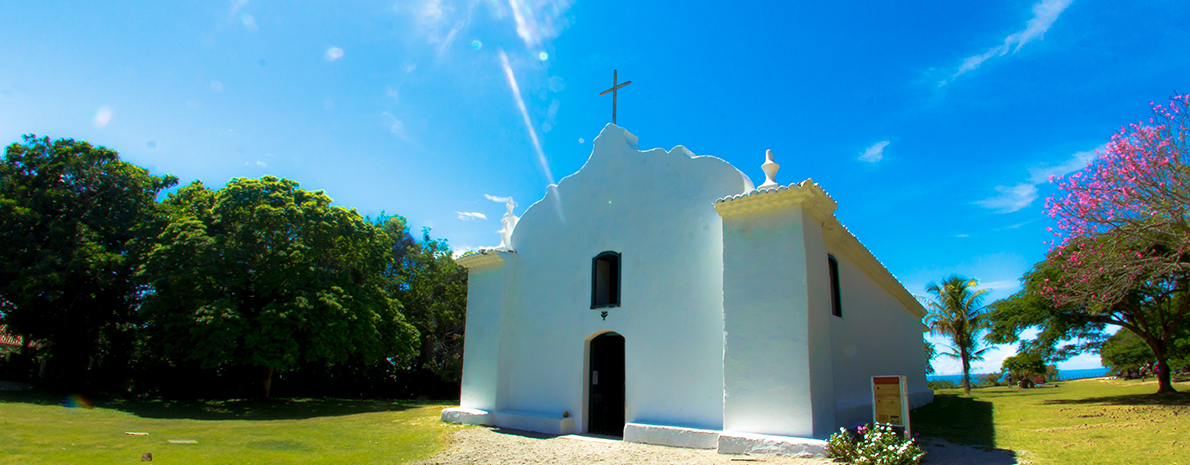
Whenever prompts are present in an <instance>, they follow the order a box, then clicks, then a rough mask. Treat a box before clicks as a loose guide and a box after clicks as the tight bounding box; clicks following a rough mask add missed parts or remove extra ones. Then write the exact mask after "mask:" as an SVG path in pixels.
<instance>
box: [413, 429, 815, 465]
mask: <svg viewBox="0 0 1190 465" xmlns="http://www.w3.org/2000/svg"><path fill="white" fill-rule="evenodd" d="M546 463H548V464H555V463H598V464H607V465H611V464H625V465H627V464H636V463H648V464H675V465H676V464H746V463H772V464H799V465H810V464H819V465H825V464H830V463H833V462H831V461H830V460H827V459H798V458H792V457H775V456H769V455H725V454H720V453H718V452H715V451H713V450H698V449H683V448H679V447H665V446H654V445H649V444H633V443H629V442H623V441H620V440H618V439H617V440H611V439H601V438H595V437H583V436H548V435H540V434H536V433H529V432H525V431H516V430H506V429H499V428H486V427H476V428H464V429H461V430H459V431H457V432H455V433H454V437H453V438H452V439H451V441H450V448H449V449H447V450H446V451H445V452H443V453H441V454H438V455H437V456H434V457H432V458H430V459H429V460H426V461H424V462H421V464H422V465H448V464H449V465H454V464H546Z"/></svg>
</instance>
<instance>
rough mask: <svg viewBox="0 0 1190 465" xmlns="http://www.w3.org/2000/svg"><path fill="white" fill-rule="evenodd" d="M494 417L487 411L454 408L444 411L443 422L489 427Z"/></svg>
mask: <svg viewBox="0 0 1190 465" xmlns="http://www.w3.org/2000/svg"><path fill="white" fill-rule="evenodd" d="M491 418H492V415H491V413H489V412H488V411H487V410H480V409H476V408H466V407H453V408H448V409H443V410H442V421H445V422H449V423H458V424H461V425H487V424H490V422H491Z"/></svg>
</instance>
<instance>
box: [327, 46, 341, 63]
mask: <svg viewBox="0 0 1190 465" xmlns="http://www.w3.org/2000/svg"><path fill="white" fill-rule="evenodd" d="M340 58H343V49H341V48H339V47H330V48H327V49H326V61H338V60H339V59H340Z"/></svg>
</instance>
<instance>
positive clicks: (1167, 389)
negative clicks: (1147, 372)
mask: <svg viewBox="0 0 1190 465" xmlns="http://www.w3.org/2000/svg"><path fill="white" fill-rule="evenodd" d="M1142 337H1143V336H1142ZM1144 339H1145V342H1147V343H1148V344H1149V350H1152V351H1153V355H1155V356H1157V373H1154V374H1155V375H1157V394H1168V393H1171V392H1178V391H1177V390H1175V389H1174V388H1173V384H1172V383H1171V382H1170V373H1169V361H1167V360H1166V359H1167V358H1169V354H1168V353H1167V352H1166V351H1165V348H1166V347H1169V344H1170V341H1168V340H1164V339H1158V338H1155V337H1145V338H1144Z"/></svg>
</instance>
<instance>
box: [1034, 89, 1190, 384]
mask: <svg viewBox="0 0 1190 465" xmlns="http://www.w3.org/2000/svg"><path fill="white" fill-rule="evenodd" d="M1052 181H1053V182H1055V183H1057V184H1058V189H1059V193H1058V195H1056V196H1054V197H1052V198H1050V199H1048V200H1047V202H1046V207H1047V212H1048V213H1049V215H1050V216H1051V217H1053V218H1054V220H1056V222H1057V229H1056V230H1054V231H1053V232H1054V235H1055V240H1054V241H1053V245H1052V247H1051V249H1050V253H1049V256H1048V258H1047V262H1048V264H1047V267H1049V268H1052V271H1053V272H1051V273H1032V275H1033V278H1034V280H1035V281H1037V282H1034V283H1032V286H1029V285H1026V287H1027V288H1028V287H1032V288H1033V289H1032V290H1033V292H1035V293H1036V294H1039V295H1041V296H1043V297H1044V298H1046V299H1047V300H1048V301H1049V302H1050V303H1052V305H1053V307H1055V308H1062V309H1066V311H1072V310H1073V311H1076V312H1082V313H1084V314H1085V317H1086V319H1087V320H1088V321H1089V322H1095V323H1098V324H1112V325H1119V326H1120V327H1122V328H1124V329H1125V330H1128V331H1132V332H1133V333H1136V335H1138V336H1140V337H1141V338H1142V339H1144V340H1145V342H1146V343H1147V344H1148V345H1149V347H1150V348H1151V349H1152V351H1153V354H1154V355H1155V356H1156V358H1157V360H1155V362H1156V365H1157V373H1158V381H1159V386H1160V387H1159V389H1158V392H1159V393H1163V392H1172V391H1173V387H1172V386H1171V384H1170V370H1169V366H1168V363H1167V358H1168V351H1169V348H1170V347H1171V343H1172V341H1173V339H1174V338H1175V337H1178V335H1179V334H1182V333H1183V331H1182V328H1183V325H1185V324H1186V322H1187V317H1188V314H1190V298H1188V297H1190V295H1188V293H1190V95H1178V96H1175V97H1174V98H1173V99H1171V101H1170V102H1169V104H1168V105H1158V104H1154V105H1153V117H1152V118H1150V119H1149V121H1148V122H1147V123H1145V122H1138V123H1134V124H1131V125H1128V126H1126V127H1123V128H1121V129H1120V130H1119V131H1118V132H1117V133H1116V134H1115V135H1113V136H1112V138H1111V142H1109V143H1108V144H1107V146H1106V149H1105V150H1104V151H1103V152H1102V153H1101V154H1100V155H1099V157H1098V158H1096V159H1095V160H1093V161H1092V162H1091V163H1090V164H1089V165H1088V166H1087V167H1086V168H1085V169H1083V170H1082V171H1079V172H1075V173H1073V174H1071V175H1070V176H1067V177H1065V178H1057V179H1052Z"/></svg>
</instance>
